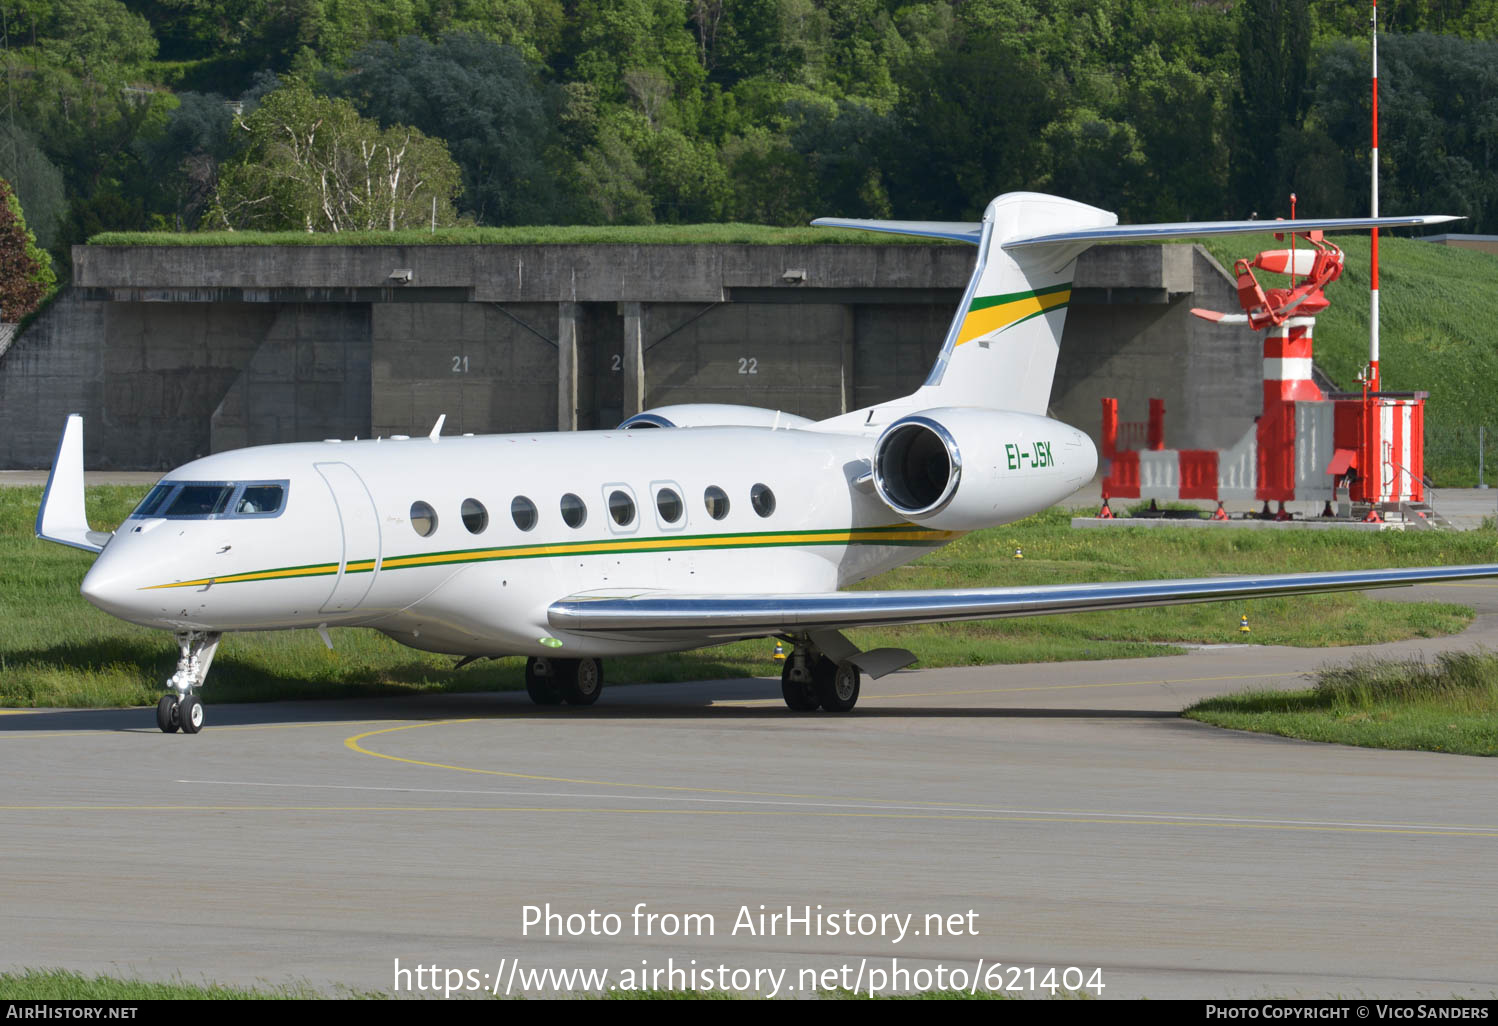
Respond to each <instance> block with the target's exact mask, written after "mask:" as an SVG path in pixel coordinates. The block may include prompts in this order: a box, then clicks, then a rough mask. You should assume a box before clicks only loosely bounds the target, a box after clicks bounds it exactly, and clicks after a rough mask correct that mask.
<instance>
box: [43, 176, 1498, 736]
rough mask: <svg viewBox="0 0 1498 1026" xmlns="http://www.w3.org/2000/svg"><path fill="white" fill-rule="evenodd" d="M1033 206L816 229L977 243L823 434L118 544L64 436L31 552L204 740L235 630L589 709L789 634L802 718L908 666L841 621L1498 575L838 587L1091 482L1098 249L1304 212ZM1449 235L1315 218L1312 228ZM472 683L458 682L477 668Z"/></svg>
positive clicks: (286, 448)
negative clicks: (961, 271)
mask: <svg viewBox="0 0 1498 1026" xmlns="http://www.w3.org/2000/svg"><path fill="white" fill-rule="evenodd" d="M1117 220H1118V219H1117V217H1116V216H1115V215H1113V214H1111V213H1109V212H1107V211H1104V210H1099V209H1096V208H1094V207H1090V206H1085V205H1083V204H1080V203H1076V202H1072V201H1070V200H1065V199H1060V198H1057V197H1053V196H1043V195H1037V194H1033V193H1010V194H1006V195H1003V196H1000V197H998V198H997V199H995V200H994V201H993V202H992V203H990V204H989V205H988V209H987V210H986V211H985V213H984V216H983V220H982V222H981V223H976V224H970V223H943V222H911V221H857V220H841V219H832V218H826V219H822V220H818V221H816V222H814V223H815V224H819V225H831V226H838V227H848V228H864V229H869V230H871V231H882V232H894V233H899V234H906V235H923V236H932V237H936V238H941V239H951V240H957V241H960V242H968V243H972V244H973V245H975V246H977V248H978V257H977V265H976V267H975V268H974V270H973V275H972V279H971V281H970V282H969V283H968V286H967V290H966V292H965V294H964V295H963V297H962V304H961V306H960V307H959V308H958V310H957V313H956V316H955V317H954V318H953V320H952V324H951V327H950V328H949V329H948V331H947V336H946V340H945V343H944V344H943V346H942V349H941V353H940V355H939V356H938V358H937V360H936V365H935V367H933V368H932V370H931V373H930V376H929V377H928V378H927V380H926V383H925V384H924V385H922V386H921V387H920V388H919V389H917V390H916V391H915V392H913V393H912V394H910V395H907V396H905V397H904V398H901V399H896V400H894V401H892V402H888V403H882V404H880V405H878V406H874V407H870V408H868V409H862V410H857V411H855V412H852V413H848V414H844V415H841V416H838V417H834V418H832V419H830V420H824V421H818V422H812V421H809V420H806V419H803V418H800V417H794V416H789V415H786V414H783V413H778V412H775V411H770V410H761V409H753V408H749V407H737V406H719V405H686V406H673V407H663V408H660V409H655V410H650V411H646V412H644V413H641V414H639V415H638V416H635V417H631V418H630V419H629V420H627V421H625V423H624V424H622V425H621V426H620V428H619V429H618V430H614V431H585V432H569V433H558V434H536V435H532V434H518V435H490V436H483V437H467V436H465V437H462V438H454V437H442V436H441V434H440V429H441V422H440V421H439V423H438V425H437V427H435V428H433V429H432V432H431V434H430V435H429V436H426V437H417V438H408V437H405V436H401V435H396V436H393V437H391V438H380V439H371V440H365V441H352V442H350V441H335V440H329V441H324V442H308V443H296V444H289V445H267V446H257V447H255V448H249V449H241V450H238V451H234V452H223V453H217V454H215V455H212V456H208V457H205V458H203V459H199V460H194V461H193V462H191V463H188V464H186V465H184V466H181V467H178V468H177V469H176V470H173V471H172V472H170V473H168V474H167V475H166V476H165V477H163V478H162V479H161V481H160V482H159V483H158V484H157V485H156V486H155V487H154V488H153V489H152V490H151V491H150V493H149V494H148V495H147V496H146V498H145V500H144V501H142V502H141V504H140V505H139V506H138V507H137V508H136V510H135V511H134V512H133V513H131V514H130V516H129V518H128V519H126V520H125V522H124V523H123V524H122V525H121V526H120V527H119V528H118V529H117V530H116V531H114V532H112V533H110V534H105V533H101V532H96V531H92V530H90V529H89V526H88V523H87V521H86V519H85V517H84V506H83V441H82V422H81V419H80V418H79V417H77V416H76V415H75V416H72V417H70V418H69V419H68V423H67V427H66V429H65V430H64V432H63V436H62V441H61V444H60V446H59V449H58V454H57V458H56V461H55V463H54V465H53V468H52V474H51V477H50V479H49V481H48V484H47V491H46V494H45V495H44V497H43V499H42V505H41V509H40V511H39V512H38V515H37V526H36V533H37V536H38V537H39V538H44V539H47V540H49V541H55V542H61V543H63V544H65V545H72V546H76V547H78V548H83V549H88V550H90V551H92V552H97V553H98V554H99V555H98V559H97V560H96V561H95V562H94V564H93V566H92V567H91V568H90V570H89V571H88V574H87V576H86V577H85V578H84V580H83V588H82V590H83V596H84V597H85V598H86V599H88V601H90V602H92V603H93V604H94V605H96V606H98V607H99V608H100V609H103V610H104V611H106V612H108V613H111V614H113V615H115V616H117V617H120V618H121V619H124V620H128V621H130V622H132V623H137V624H142V625H144V626H148V627H157V628H161V629H163V630H168V631H171V632H173V634H174V635H175V636H176V639H177V643H178V646H179V651H180V658H179V661H178V664H177V670H176V673H175V674H174V675H173V676H172V678H171V679H170V680H169V681H167V683H166V687H167V693H166V694H165V695H164V696H163V697H162V699H161V701H160V703H159V704H158V706H157V709H156V716H157V723H158V724H159V725H160V727H161V729H162V730H164V731H166V732H168V733H171V732H174V731H176V730H179V729H180V730H182V731H184V732H186V733H196V732H197V731H198V730H200V729H201V727H202V724H203V705H202V702H201V701H200V699H199V697H198V694H197V692H198V690H199V689H200V688H201V687H202V686H203V683H204V681H205V679H206V677H207V674H208V669H209V666H210V664H211V663H212V661H213V655H214V652H215V651H216V649H217V647H218V643H219V639H220V637H221V636H222V635H223V633H224V632H225V631H263V630H285V629H295V628H311V629H317V630H319V631H320V632H321V633H322V635H323V640H324V641H325V642H327V643H328V644H330V645H331V640H330V638H329V635H328V633H327V629H328V628H329V627H368V628H372V629H374V630H378V631H380V632H382V633H384V634H386V635H388V636H389V637H391V638H394V639H395V640H396V641H399V642H400V643H402V644H404V645H409V646H412V647H413V648H419V649H424V650H427V651H431V652H444V653H451V654H453V655H458V656H462V657H463V662H468V661H470V660H473V659H479V658H484V657H495V656H502V655H523V656H526V657H527V661H526V673H525V677H526V687H527V690H528V691H529V693H530V696H531V698H532V699H533V700H534V701H536V702H538V703H540V704H542V705H556V704H558V703H562V702H566V703H569V704H571V705H589V704H591V703H593V702H594V701H595V700H597V698H598V696H599V694H600V692H601V691H602V689H603V681H604V674H603V663H602V661H601V660H602V659H603V657H606V656H624V655H639V654H643V653H650V652H667V651H681V650H685V649H691V648H697V647H700V646H703V645H710V644H715V643H719V642H723V641H728V640H731V639H737V638H758V637H768V636H775V637H778V638H782V639H784V640H785V641H786V642H788V643H789V644H790V645H791V646H792V651H791V654H790V656H789V658H788V659H787V660H786V664H785V668H784V672H783V674H782V678H781V687H782V691H783V694H784V698H785V703H786V705H788V706H789V707H790V708H791V709H793V710H797V711H803V712H810V711H813V710H816V709H818V708H820V709H824V710H827V711H829V712H846V711H848V710H850V709H852V708H853V707H854V704H855V703H856V702H857V701H858V693H859V682H860V674H861V673H867V674H869V675H871V676H873V677H879V676H881V675H883V674H886V673H889V672H891V671H892V670H896V669H899V668H900V667H903V666H907V665H909V664H910V663H912V662H914V661H915V658H916V657H915V655H914V654H912V653H910V652H907V651H904V650H902V649H876V650H873V651H860V650H859V649H858V648H857V647H856V646H855V645H853V644H852V643H851V642H849V641H848V640H847V638H845V637H844V636H843V634H842V633H841V631H843V630H844V629H846V628H851V627H863V626H875V625H892V624H910V623H926V622H933V621H944V620H979V619H990V618H998V617H1010V616H1036V615H1042V614H1047V613H1061V612H1073V611H1078V610H1089V609H1108V608H1120V607H1128V606H1154V605H1168V604H1175V603H1187V602H1206V601H1214V600H1222V599H1245V598H1253V597H1261V596H1267V595H1283V594H1301V593H1310V592H1321V591H1337V590H1358V589H1365V588H1371V587H1388V586H1395V585H1403V584H1415V583H1421V582H1427V581H1446V580H1461V579H1468V578H1476V577H1491V576H1498V565H1484V566H1466V567H1433V568H1424V569H1413V570H1409V569H1406V570H1376V571H1362V572H1344V573H1311V574H1286V575H1274V576H1263V577H1220V578H1206V579H1200V580H1172V581H1144V582H1128V583H1109V584H1082V585H1051V586H1044V587H1028V588H1005V587H995V588H981V589H967V590H948V591H893V592H892V591H859V592H847V591H843V590H841V589H843V588H845V587H847V586H848V585H850V584H852V583H854V582H856V581H860V580H863V579H865V578H867V577H871V576H873V575H874V574H878V573H880V572H882V571H884V570H888V569H890V568H891V567H894V566H898V565H900V564H902V563H905V562H908V561H910V560H913V559H916V558H918V557H920V556H921V555H924V554H925V553H927V552H929V551H931V550H932V549H934V548H937V547H939V546H942V545H945V544H946V543H947V542H950V541H952V540H953V539H955V538H958V537H960V536H961V535H963V534H964V533H966V532H969V531H975V530H979V529H981V528H985V527H993V526H995V525H999V524H1006V523H1010V522H1012V521H1015V520H1019V519H1021V518H1023V517H1026V516H1029V515H1030V514H1032V513H1035V512H1038V511H1040V510H1043V509H1046V508H1047V507H1049V506H1051V505H1053V504H1055V503H1056V502H1058V501H1060V500H1062V499H1064V498H1066V497H1067V496H1068V495H1070V494H1072V493H1073V492H1074V491H1075V490H1076V489H1077V488H1079V487H1080V486H1082V485H1083V484H1085V483H1087V482H1088V481H1090V480H1091V479H1092V477H1093V475H1094V474H1095V473H1096V471H1097V464H1098V456H1097V451H1096V449H1095V448H1094V446H1093V444H1092V442H1091V441H1090V440H1089V439H1088V437H1087V435H1085V434H1084V433H1082V432H1081V431H1078V430H1077V429H1075V428H1072V427H1068V426H1067V425H1065V424H1062V423H1059V422H1057V421H1055V420H1051V419H1048V418H1047V417H1046V416H1045V409H1046V403H1047V400H1048V398H1049V396H1050V391H1051V378H1052V375H1053V373H1054V371H1055V366H1056V353H1057V347H1058V344H1059V342H1060V339H1061V329H1062V324H1063V322H1064V321H1065V318H1066V309H1067V304H1068V302H1069V300H1070V297H1071V282H1072V270H1073V267H1074V266H1075V264H1076V259H1077V256H1078V254H1080V253H1081V252H1082V251H1083V250H1084V249H1086V248H1087V247H1088V246H1091V245H1093V244H1094V243H1098V242H1107V241H1113V240H1121V239H1165V238H1182V237H1190V236H1200V235H1218V234H1228V233H1236V232H1264V231H1273V230H1275V229H1276V228H1278V229H1280V230H1284V228H1285V227H1286V226H1285V225H1284V224H1283V223H1281V224H1275V223H1273V222H1268V223H1266V222H1262V221H1241V222H1240V221H1232V222H1216V223H1183V224H1160V225H1137V226H1131V227H1130V226H1118V225H1117ZM1447 220H1452V218H1447V217H1384V218H1378V219H1361V218H1360V219H1351V220H1321V221H1299V222H1296V224H1295V230H1296V231H1298V232H1307V231H1328V230H1333V229H1363V230H1366V229H1368V228H1370V227H1373V226H1387V227H1408V226H1416V225H1428V224H1436V223H1439V222H1442V221H1447ZM458 665H462V663H459V664H458Z"/></svg>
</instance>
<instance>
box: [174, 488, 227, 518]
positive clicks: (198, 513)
mask: <svg viewBox="0 0 1498 1026" xmlns="http://www.w3.org/2000/svg"><path fill="white" fill-rule="evenodd" d="M233 494H234V486H233V485H231V484H190V485H183V486H182V490H181V491H179V492H178V493H177V494H176V496H175V497H174V498H173V499H172V501H171V504H170V505H168V506H167V508H166V509H165V510H163V511H162V514H161V515H162V516H166V517H211V516H213V515H214V514H216V513H222V512H223V511H224V509H225V507H227V506H228V505H229V496H231V495H233Z"/></svg>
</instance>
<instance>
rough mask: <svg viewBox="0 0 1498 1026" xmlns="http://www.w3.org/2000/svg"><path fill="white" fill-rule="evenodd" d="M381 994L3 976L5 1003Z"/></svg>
mask: <svg viewBox="0 0 1498 1026" xmlns="http://www.w3.org/2000/svg"><path fill="white" fill-rule="evenodd" d="M385 996H386V995H384V994H378V993H361V992H356V991H349V990H344V989H341V988H340V989H339V990H338V992H337V993H336V994H332V995H330V994H325V993H323V992H321V991H318V990H315V989H314V988H312V987H310V986H308V985H306V984H286V985H282V986H271V985H265V986H259V987H235V986H226V985H224V984H220V983H188V982H187V981H185V980H173V981H171V982H168V983H156V982H150V981H147V980H127V979H122V978H120V977H118V976H102V975H99V976H88V975H85V974H84V973H75V972H70V971H68V970H66V969H26V970H23V971H21V972H18V973H0V1001H173V1000H175V1001H202V1000H214V1001H225V1000H228V1001H268V1000H275V1001H304V1000H307V999H309V998H326V997H339V998H375V997H385Z"/></svg>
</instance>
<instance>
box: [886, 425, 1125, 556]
mask: <svg viewBox="0 0 1498 1026" xmlns="http://www.w3.org/2000/svg"><path fill="white" fill-rule="evenodd" d="M871 462H872V470H873V477H874V490H875V491H876V492H878V494H879V498H880V499H881V500H883V501H884V504H885V505H886V506H888V507H889V508H890V509H891V510H893V511H894V512H895V513H897V514H899V515H900V516H902V517H904V518H905V519H907V520H913V521H918V522H920V523H922V524H925V525H928V526H930V527H933V528H937V529H939V530H955V531H972V530H976V529H978V528H982V527H992V526H994V525H997V524H1004V523H1008V522H1010V521H1012V520H1017V519H1019V518H1020V517H1025V516H1029V515H1030V514H1031V513H1034V512H1035V511H1036V510H1037V509H1044V508H1045V507H1046V506H1049V505H1052V504H1053V503H1056V502H1059V501H1061V500H1062V499H1064V498H1066V497H1067V496H1068V495H1070V494H1071V493H1072V492H1074V491H1076V490H1077V489H1078V488H1080V487H1081V486H1082V485H1084V484H1086V483H1087V482H1088V481H1090V480H1091V479H1092V476H1093V474H1095V473H1096V472H1097V449H1096V448H1095V447H1094V446H1093V444H1092V440H1091V439H1090V438H1088V437H1087V436H1086V435H1085V434H1083V433H1082V432H1080V431H1078V430H1077V429H1076V428H1073V427H1069V426H1068V425H1066V424H1062V423H1061V422H1060V421H1055V420H1051V419H1050V418H1048V417H1037V416H1033V415H1031V414H1026V413H1010V412H1006V411H1003V410H985V409H979V408H974V407H945V408H942V409H935V410H924V411H922V412H921V413H918V414H912V415H910V416H908V417H901V418H900V419H899V420H897V421H895V422H894V423H893V424H891V425H890V426H889V427H887V428H885V429H884V433H883V434H881V435H880V436H879V439H878V441H876V442H875V443H874V453H873V458H872V460H871Z"/></svg>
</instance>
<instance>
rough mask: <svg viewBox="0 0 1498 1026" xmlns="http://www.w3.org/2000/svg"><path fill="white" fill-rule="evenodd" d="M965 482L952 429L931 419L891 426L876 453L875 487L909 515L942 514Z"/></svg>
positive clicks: (907, 420) (893, 506)
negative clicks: (939, 512) (963, 481)
mask: <svg viewBox="0 0 1498 1026" xmlns="http://www.w3.org/2000/svg"><path fill="white" fill-rule="evenodd" d="M961 481H962V453H961V451H960V450H959V449H958V448H957V440H956V439H954V438H953V437H952V435H951V432H949V431H948V430H947V429H946V428H944V427H942V426H941V424H940V423H939V422H938V421H934V420H931V419H929V418H927V417H906V418H905V419H903V420H900V421H897V422H896V423H895V424H893V425H891V426H890V428H889V430H887V431H886V432H885V433H884V435H883V436H882V437H881V438H880V439H879V445H878V447H877V448H876V449H875V451H874V488H875V490H876V491H878V493H879V497H880V498H881V499H883V500H884V502H885V505H887V506H889V508H890V509H892V510H894V511H895V512H896V513H901V514H903V515H905V516H907V517H920V516H925V515H928V514H931V513H936V512H938V511H939V510H941V509H942V508H943V507H945V506H946V505H947V503H949V502H951V501H952V496H953V495H955V494H957V486H958V484H960V483H961Z"/></svg>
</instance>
